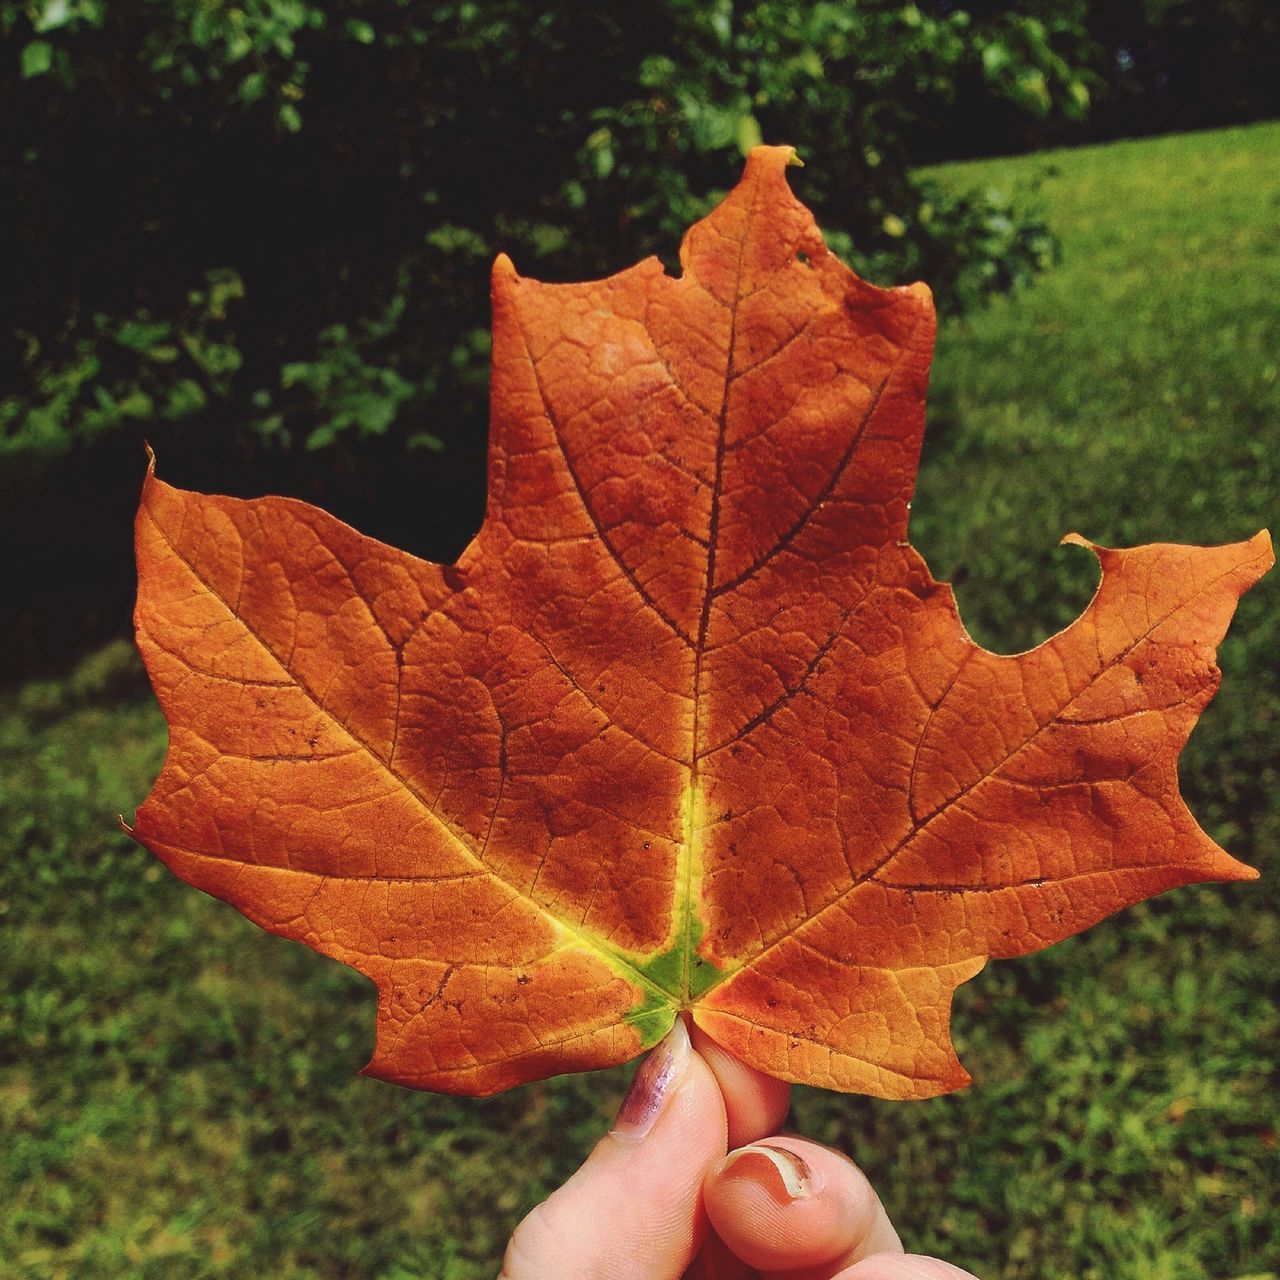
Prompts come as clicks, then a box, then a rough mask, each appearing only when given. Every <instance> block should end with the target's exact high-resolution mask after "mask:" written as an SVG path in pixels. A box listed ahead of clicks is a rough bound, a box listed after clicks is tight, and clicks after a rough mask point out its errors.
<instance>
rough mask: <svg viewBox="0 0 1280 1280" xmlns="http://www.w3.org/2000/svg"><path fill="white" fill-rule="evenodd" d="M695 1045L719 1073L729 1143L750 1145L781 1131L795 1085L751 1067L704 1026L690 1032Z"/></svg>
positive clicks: (703, 1058) (714, 1071) (730, 1144)
mask: <svg viewBox="0 0 1280 1280" xmlns="http://www.w3.org/2000/svg"><path fill="white" fill-rule="evenodd" d="M690 1036H691V1038H692V1040H693V1047H694V1049H695V1050H697V1052H698V1054H699V1056H700V1057H701V1058H702V1060H703V1061H704V1062H705V1063H706V1064H707V1066H709V1067H710V1068H711V1070H712V1072H713V1073H714V1074H715V1078H716V1081H717V1083H718V1084H719V1085H720V1092H721V1093H722V1094H724V1107H725V1113H726V1115H727V1117H728V1122H729V1147H730V1149H732V1148H734V1147H742V1146H746V1144H747V1143H748V1142H755V1141H756V1140H757V1139H758V1138H767V1137H768V1136H769V1135H770V1134H774V1133H777V1132H778V1131H779V1130H780V1129H781V1128H782V1124H783V1121H784V1120H786V1118H787V1109H788V1108H789V1107H790V1106H791V1086H790V1085H789V1084H787V1082H786V1081H785V1080H776V1079H774V1077H773V1076H767V1075H765V1074H764V1072H763V1071H757V1070H756V1069H755V1068H754V1067H749V1066H747V1064H746V1063H745V1062H743V1061H742V1060H741V1059H740V1058H735V1057H734V1056H733V1054H731V1053H730V1052H729V1050H728V1049H724V1048H722V1047H721V1046H720V1045H719V1044H717V1043H716V1042H715V1041H714V1040H713V1039H712V1038H711V1037H710V1036H709V1035H707V1033H706V1032H705V1031H703V1030H702V1028H701V1027H696V1026H695V1027H694V1028H693V1029H692V1031H691V1032H690Z"/></svg>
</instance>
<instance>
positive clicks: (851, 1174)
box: [499, 1020, 974, 1280]
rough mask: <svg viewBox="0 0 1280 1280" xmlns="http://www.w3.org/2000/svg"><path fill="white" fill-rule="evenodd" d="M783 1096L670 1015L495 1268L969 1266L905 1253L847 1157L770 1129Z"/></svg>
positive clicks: (786, 1094) (540, 1278) (847, 1277)
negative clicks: (592, 1134) (577, 1162)
mask: <svg viewBox="0 0 1280 1280" xmlns="http://www.w3.org/2000/svg"><path fill="white" fill-rule="evenodd" d="M789 1098H790V1087H789V1086H788V1085H786V1084H784V1083H783V1082H782V1081H780V1080H774V1079H773V1078H771V1077H770V1076H766V1075H762V1074H761V1073H760V1072H758V1071H755V1070H753V1069H752V1068H750V1067H748V1066H747V1065H746V1064H745V1063H742V1062H739V1061H738V1059H736V1058H734V1057H733V1056H732V1055H731V1054H729V1053H727V1052H726V1051H725V1050H724V1049H722V1048H720V1046H719V1045H717V1044H716V1043H715V1042H714V1041H713V1040H711V1039H710V1038H708V1037H707V1036H705V1035H704V1034H703V1033H702V1032H700V1031H698V1030H697V1029H695V1030H694V1031H693V1040H692V1042H691V1041H690V1038H689V1033H688V1031H687V1030H686V1029H685V1025H684V1023H683V1021H681V1020H677V1022H676V1025H675V1027H674V1028H673V1030H672V1031H671V1033H670V1034H669V1035H668V1036H667V1038H666V1039H665V1040H664V1041H663V1042H662V1043H661V1044H660V1045H658V1046H657V1047H656V1048H655V1049H654V1050H653V1051H652V1053H650V1055H649V1056H648V1058H646V1059H645V1061H644V1062H643V1063H642V1064H641V1066H640V1070H639V1071H638V1072H637V1073H636V1078H635V1081H634V1082H633V1084H632V1087H631V1090H630V1091H629V1092H628V1094H627V1096H626V1098H625V1099H624V1100H623V1103H622V1107H621V1109H620V1111H619V1112H618V1118H617V1120H616V1121H615V1122H614V1126H613V1128H612V1129H611V1130H610V1132H609V1134H608V1135H607V1136H606V1137H604V1138H602V1139H601V1140H600V1142H599V1143H598V1144H597V1145H596V1148H595V1150H594V1151H592V1153H591V1154H590V1156H588V1157H587V1161H586V1163H585V1164H584V1165H583V1166H582V1168H580V1169H579V1170H578V1171H577V1172H576V1173H575V1174H574V1175H573V1176H572V1177H571V1178H570V1179H569V1180H568V1182H566V1183H565V1184H564V1186H562V1187H561V1188H560V1189H559V1190H557V1191H555V1192H554V1193H553V1194H552V1195H551V1196H550V1197H549V1198H548V1199H547V1200H545V1201H544V1202H543V1203H542V1204H540V1205H538V1206H537V1207H536V1208H535V1209H534V1210H533V1211H532V1212H531V1213H530V1214H529V1215H528V1216H527V1217H526V1218H525V1219H524V1221H523V1222H521V1223H520V1225H519V1226H518V1227H517V1228H516V1231H515V1234H514V1235H513V1236H512V1237H511V1243H510V1245H508V1247H507V1254H506V1258H505V1261H504V1264H503V1270H502V1275H501V1276H500V1277H499V1280H681V1277H683V1278H684V1280H755V1278H756V1277H763V1278H764V1280H974V1277H973V1276H972V1275H971V1274H970V1273H969V1272H968V1271H961V1270H960V1269H959V1268H958V1267H954V1266H952V1265H951V1264H950V1263H947V1262H940V1261H938V1259H936V1258H925V1257H920V1256H919V1255H916V1254H907V1253H904V1252H903V1249H902V1244H901V1242H900V1241H899V1239H898V1235H897V1232H896V1231H894V1229H893V1226H892V1224H891V1223H890V1222H889V1218H888V1216H887V1215H886V1213H885V1211H884V1207H883V1206H882V1205H881V1204H880V1201H879V1199H878V1198H877V1197H876V1194H875V1192H874V1191H873V1190H872V1189H871V1185H870V1183H868V1181H867V1180H866V1178H865V1177H864V1176H863V1174H862V1173H861V1172H860V1171H859V1170H858V1168H857V1167H856V1166H855V1165H854V1164H853V1163H852V1162H851V1161H849V1160H848V1159H846V1158H845V1157H844V1156H842V1155H840V1154H839V1153H838V1152H835V1151H832V1150H830V1149H829V1148H827V1147H823V1146H820V1145H818V1144H817V1143H815V1142H809V1141H807V1140H805V1139H803V1138H793V1137H789V1136H788V1137H780V1136H775V1135H777V1133H778V1129H779V1128H780V1126H781V1125H782V1122H783V1120H784V1119H785V1117H786V1114H787V1106H788V1102H789ZM708 1225H709V1227H710V1230H709V1229H708ZM704 1242H705V1243H704ZM700 1247H701V1249H702V1251H701V1252H699V1248H700Z"/></svg>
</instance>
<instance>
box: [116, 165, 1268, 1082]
mask: <svg viewBox="0 0 1280 1280" xmlns="http://www.w3.org/2000/svg"><path fill="white" fill-rule="evenodd" d="M793 156H794V153H793V152H791V151H790V149H788V148H758V149H756V150H755V151H753V152H752V153H751V156H750V158H749V160H748V162H747V166H746V171H745V174H744V176H743V178H742V180H741V182H740V183H739V185H738V186H737V187H736V188H735V189H734V190H733V192H732V193H731V194H730V195H729V196H728V197H727V198H726V200H725V201H724V202H723V203H722V204H721V205H720V206H719V207H718V208H717V209H716V210H715V211H714V212H713V213H712V214H711V215H710V216H709V217H707V218H706V219H705V220H703V221H702V222H700V223H698V224H697V225H696V226H694V227H693V228H692V229H691V231H690V232H689V234H688V236H687V237H686V239H685V242H684V245H683V248H682V250H681V263H682V266H683V274H682V275H681V276H680V277H679V278H678V279H673V278H671V277H670V276H668V275H667V274H665V273H664V271H663V268H662V266H661V265H660V263H658V262H657V261H656V260H653V259H650V260H648V261H645V262H642V263H640V264H639V265H638V266H635V267H633V268H631V269H630V270H628V271H624V272H622V273H620V274H618V275H616V276H612V277H610V278H609V279H606V280H601V281H596V282H592V283H587V284H571V285H545V284H540V283H538V282H536V281H532V280H527V279H521V278H520V277H519V276H518V275H517V274H516V273H515V270H514V268H513V267H512V265H511V263H510V261H509V260H508V259H506V258H505V257H501V258H499V259H498V261H497V264H496V266H495V268H494V274H493V309H494V355H493V416H492V444H491V456H490V474H489V500H488V509H487V513H486V516H485V520H484V523H483V526H482V528H481V530H480V532H479V534H478V535H477V537H476V538H475V540H474V541H473V542H472V543H471V545H470V546H469V547H468V549H467V550H466V551H465V552H464V553H463V555H462V556H461V557H460V559H459V560H458V562H457V563H456V565H453V566H441V565H436V564H429V563H426V562H423V561H421V560H418V559H416V558H414V557H413V556H410V555H407V554H405V553H404V552H401V551H397V550H395V549H393V548H391V547H388V546H385V545H383V544H381V543H378V542H375V541H373V540H372V539H369V538H366V537H363V536H361V535H360V534H359V533H356V532H355V531H354V530H352V529H351V528H349V527H347V526H346V525H344V524H342V523H340V522H339V521H338V520H336V519H334V518H333V517H331V516H329V515H326V514H325V513H323V512H321V511H319V510H317V509H315V508H313V507H310V506H307V505H304V504H302V503H298V502H294V501H289V500H285V499H281V498H263V499H260V500H257V501H250V502H245V501H237V500H234V499H231V498H224V497H207V496H202V495H197V494H192V493H184V492H181V491H178V490H176V489H173V488H170V487H168V486H166V485H164V484H162V483H161V482H160V481H158V480H157V479H156V478H155V477H154V474H152V473H151V471H153V468H152V469H151V471H149V474H148V477H147V480H146V485H145V490H144V494H143V501H142V507H141V511H140V513H139V517H138V526H137V551H138V563H139V572H140V592H139V601H138V610H137V624H138V635H139V643H140V645H141V648H142V652H143V654H144V656H145V659H146V663H147V666H148V669H149V671H150V674H151V678H152V680H153V682H154V685H155V688H156V691H157V693H158V695H159V698H160V701H161V704H162V706H163V707H164V710H165V713H166V715H167V717H168V720H169V724H170V729H171V740H170V749H169V754H168V758H167V760H166V762H165V765H164V769H163V772H162V773H161V775H160V777H159V779H158V780H157V782H156V784H155V787H154V789H153V791H152V793H151V795H150V797H149V798H148V799H147V801H146V803H145V804H144V805H143V807H142V808H141V809H140V811H139V813H138V816H137V825H136V828H135V834H136V836H137V838H138V839H139V840H141V841H142V842H144V843H145V844H146V845H147V846H149V847H150V848H151V849H153V850H154V851H155V852H156V853H157V854H158V855H159V856H160V857H161V858H162V859H163V860H164V861H165V862H166V863H167V864H168V866H169V867H171V868H172V869H173V870H174V871H175V872H176V873H177V874H178V875H180V876H181V877H182V878H183V879H185V880H188V881H190V882H191V883H192V884H195V885H197V886H199V887H200V888H201V889H204V890H206V891H207V892H209V893H212V894H215V895H216V896H218V897H220V898H224V899H226V900H227V901H229V902H231V903H233V904H234V905H235V906H236V907H238V908H239V909H240V910H241V911H242V912H243V913H244V914H245V915H246V916H248V917H249V918H250V919H251V920H253V921H255V922H256V923H258V924H260V925H262V926H264V927H265V928H267V929H270V930H272V931H274V932H276V933H279V934H283V935H284V936H286V937H289V938H296V939H298V940H299V941H302V942H305V943H307V944H308V945H310V946H312V947H314V948H316V949H317V950H318V951H322V952H324V953H325V954H326V955H330V956H334V957H337V958H338V959H339V960H342V961H345V962H346V963H347V964H349V965H352V966H354V967H355V968H356V969H358V970H359V971H360V972H361V973H364V974H367V975H368V976H369V977H370V978H371V979H372V980H373V981H374V983H376V985H377V988H378V993H379V1003H378V1018H377V1040H376V1048H375V1052H374V1055H373V1058H372V1061H371V1062H370V1064H369V1066H368V1067H367V1068H366V1070H367V1071H368V1072H369V1073H371V1074H373V1075H377V1076H381V1077H384V1078H386V1079H390V1080H395V1081H398V1082H400V1083H402V1084H408V1085H415V1086H420V1087H426V1088H432V1089H443V1090H450V1091H457V1092H466V1093H488V1092H493V1091H495V1090H498V1089H501V1088H505V1087H507V1086H509V1085H514V1084H518V1083H521V1082H523V1081H528V1080H531V1079H534V1078H537V1077H540V1076H544V1075H548V1074H552V1073H555V1072H562V1071H572V1070H582V1069H586V1068H591V1067H603V1066H608V1065H611V1064H614V1063H618V1062H621V1061H623V1060H625V1059H627V1058H630V1057H632V1056H633V1055H634V1054H636V1053H637V1052H639V1051H640V1050H642V1049H643V1048H645V1047H646V1046H648V1045H651V1044H653V1043H654V1042H655V1041H656V1040H657V1039H658V1038H659V1037H661V1036H662V1035H663V1034H664V1033H665V1032H666V1030H667V1029H668V1028H669V1026H670V1025H671V1023H672V1020H673V1019H674V1018H675V1017H676V1016H677V1015H678V1014H679V1013H681V1012H683V1011H689V1012H690V1015H691V1016H692V1018H693V1019H694V1021H695V1022H697V1024H698V1025H699V1026H701V1027H703V1028H704V1029H705V1030H706V1031H707V1032H709V1033H710V1034H711V1035H712V1036H713V1037H714V1038H715V1039H716V1040H718V1041H719V1042H720V1043H721V1044H723V1045H725V1046H726V1047H727V1048H729V1049H730V1050H732V1051H733V1052H734V1053H736V1054H737V1055H738V1056H739V1057H741V1058H742V1059H744V1060H745V1061H747V1062H749V1063H751V1064H752V1065H753V1066H755V1067H758V1068H760V1069H761V1070H763V1071H766V1072H768V1073H769V1074H771V1075H774V1076H780V1077H783V1078H784V1079H788V1080H793V1081H802V1082H805V1083H810V1084H818V1085H825V1086H828V1087H831V1088H835V1089H844V1090H859V1091H864V1092H867V1093H873V1094H879V1095H882V1096H887V1097H895V1098H906V1097H923V1096H927V1095H931V1094H935V1093H939V1092H942V1091H945V1090H948V1089H952V1088H955V1087H957V1086H959V1085H961V1084H963V1083H965V1082H966V1081H967V1078H968V1077H967V1076H966V1074H965V1072H964V1070H963V1068H962V1067H961V1066H960V1064H959V1062H958V1060H957V1058H956V1055H955V1052H954V1049H953V1048H952V1045H951V1041H950V1036H949V1031H948V1025H949V1016H950V1005H951V1000H952V996H953V994H954V991H955V989H956V987H957V985H958V984H960V983H962V982H964V981H965V980H966V979H968V978H971V977H972V976H973V975H974V974H975V973H977V972H978V970H979V969H980V968H981V967H982V965H983V964H984V962H985V961H986V959H987V958H988V957H991V956H997V957H1004V956H1016V955H1021V954H1024V953H1026V952H1029V951H1034V950H1037V949H1039V948H1041V947H1044V946H1047V945H1049V944H1050V943H1052V942H1055V941H1057V940H1058V939H1061V938H1065V937H1067V936H1068V935H1070V934H1073V933H1076V932H1077V931H1078V930H1080V929H1083V928H1085V927H1086V926H1088V925H1090V924H1092V923H1093V922H1095V921H1096V920H1098V919H1100V918H1101V917H1103V916H1105V915H1107V914H1108V913H1110V912H1113V911H1115V910H1117V909H1119V908H1120V907H1123V906H1125V905H1127V904H1129V903H1133V902H1136V901H1138V900H1139V899H1141V898H1145V897H1147V896H1149V895H1151V894H1155V893H1159V892H1160V891H1162V890H1164V889H1168V888H1170V887H1171V886H1174V885H1179V884H1185V883H1188V882H1192V881H1201V880H1211V879H1216V880H1240V879H1248V878H1251V877H1252V876H1253V875H1254V873H1253V872H1252V871H1251V870H1250V869H1249V868H1247V867H1245V866H1243V865H1242V864H1240V863H1239V862H1236V861H1235V860H1234V859H1232V858H1230V857H1229V856H1228V855H1227V854H1226V853H1224V852H1223V851H1222V850H1221V849H1219V848H1218V847H1217V845H1215V844H1214V842H1213V841H1212V840H1210V839H1209V838H1208V836H1206V835H1205V834H1204V833H1203V832H1202V831H1201V830H1200V828H1199V827H1198V826H1197V825H1196V823H1195V820H1194V819H1193V818H1192V816H1191V814H1190V812H1189V811H1188V810H1187V808H1186V806H1185V805H1184V803H1183V801H1182V799H1181V798H1180V796H1179V793H1178V784H1177V774H1176V760H1177V756H1178V753H1179V751H1180V750H1181V748H1182V746H1183V744H1184V743H1185V741H1186V738H1187V736H1188V734H1189V733H1190V731H1191V728H1192V725H1193V724H1194V722H1195V720H1196V718H1197V717H1198V715H1199V713H1200V712H1201V710H1202V709H1203V708H1204V706H1205V705H1206V704H1207V702H1208V701H1209V699H1210V698H1211V697H1212V695H1213V692H1214V690H1215V688H1216V686H1217V683H1218V679H1219V674H1218V671H1217V669H1216V667H1215V665H1214V647H1215V645H1216V644H1217V642H1218V641H1219V640H1220V639H1221V637H1222V635H1223V633H1224V631H1225V629H1226V626H1227V623H1228V621H1229V619H1230V617H1231V615H1232V613H1233V611H1234V608H1235V605H1236V601H1237V600H1238V598H1239V596H1240V595H1241V594H1242V593H1243V592H1244V591H1245V590H1246V589H1247V588H1248V587H1249V586H1250V585H1251V584H1252V583H1253V582H1254V581H1256V579H1257V578H1258V577H1259V576H1260V575H1261V574H1262V573H1263V572H1265V571H1266V569H1267V568H1268V567H1269V565H1270V564H1271V560H1272V557H1271V553H1270V544H1269V540H1268V538H1267V535H1266V534H1265V533H1260V534H1258V535H1257V536H1256V537H1255V538H1253V539H1251V540H1250V541H1248V542H1244V543H1239V544H1236V545H1232V546H1223V547H1210V548H1201V547H1181V546H1171V545H1155V546H1145V547H1138V548H1135V549H1132V550H1124V551H1120V550H1108V549H1105V548H1100V547H1095V548H1093V550H1094V551H1095V552H1096V554H1097V556H1098V558H1099V560H1100V561H1101V564H1102V579H1101V585H1100V586H1099V588H1098V591H1097V594H1096V596H1095V597H1094V599H1093V601H1092V603H1091V604H1090V605H1089V606H1088V608H1087V609H1086V610H1085V611H1084V613H1083V614H1082V615H1081V617H1080V618H1079V619H1077V621H1076V622H1074V623H1073V624H1072V625H1071V626H1069V627H1067V628H1066V629H1065V630H1064V631H1062V632H1060V633H1059V634H1058V635H1056V636H1054V637H1053V638H1051V639H1050V640H1048V641H1047V642H1046V643H1044V644H1042V645H1041V646H1039V647H1038V648H1036V649H1033V650H1031V651H1030V652H1027V653H1022V654H1018V655H1016V656H1013V657H1007V656H997V655H995V654H992V653H988V652H986V651H985V650H983V649H981V648H979V647H978V646H977V645H975V644H974V642H973V641H972V640H971V639H970V638H969V636H968V635H967V634H966V632H965V630H964V627H963V626H962V624H961V622H960V618H959V616H958V614H957V612H956V607H955V603H954V600H953V597H952V595H951V592H950V589H949V588H948V587H946V586H945V585H943V584H941V583H938V582H935V581H934V580H933V578H932V577H931V576H930V574H929V571H928V569H927V568H926V566H925V564H924V562H923V561H922V560H921V558H920V556H919V555H918V554H917V553H916V552H915V551H914V550H913V549H912V548H911V547H910V546H909V545H908V543H907V541H906V532H907V515H908V503H909V499H910V497H911V490H912V484H913V480H914V475H915V470H916V465H917V460H918V456H919V451H920V442H921V434H922V430H923V418H924V393H925V383H926V377H927V371H928V366H929V361H930V356H931V351H932V343H933V335H934V313H933V308H932V305H931V302H930V297H929V293H928V290H927V289H926V288H924V287H923V286H921V285H914V286H912V287H910V288H906V289H891V290H882V289H877V288H873V287H872V286H870V285H868V284H865V283H863V282H862V281H861V280H859V279H858V278H857V277H856V276H854V275H853V273H852V272H850V271H849V270H848V268H846V267H845V266H844V265H842V264H841V263H840V262H839V261H837V260H836V259H835V258H834V257H833V256H832V255H831V254H830V253H829V252H828V251H827V249H826V247H825V245H824V244H823V241H822V238H821V236H820V234H819V232H818V230H817V227H816V226H815V225H814V222H813V219H812V217H811V216H810V214H809V212H808V211H807V210H806V209H805V208H804V206H803V205H801V204H800V203H799V202H798V201H797V200H796V199H795V198H794V196H793V195H792V194H791V192H790V190H789V188H788V185H787V182H786V180H785V174H784V169H785V166H786V164H787V163H788V161H789V160H790V159H791V158H793ZM1074 540H1075V541H1081V540H1080V539H1078V538H1076V539H1074ZM1086 545H1087V544H1086Z"/></svg>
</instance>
